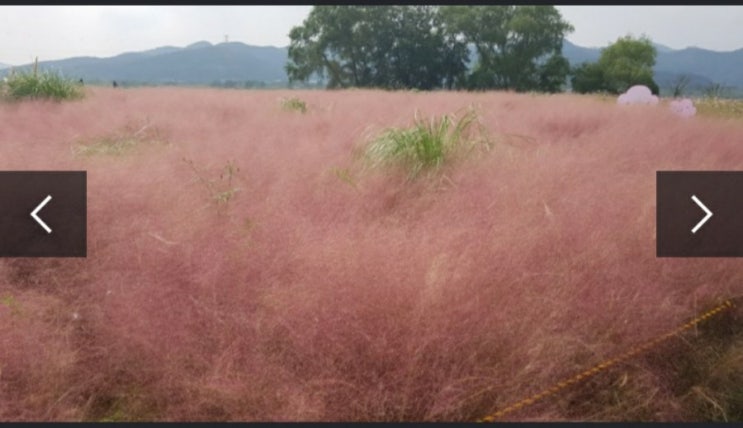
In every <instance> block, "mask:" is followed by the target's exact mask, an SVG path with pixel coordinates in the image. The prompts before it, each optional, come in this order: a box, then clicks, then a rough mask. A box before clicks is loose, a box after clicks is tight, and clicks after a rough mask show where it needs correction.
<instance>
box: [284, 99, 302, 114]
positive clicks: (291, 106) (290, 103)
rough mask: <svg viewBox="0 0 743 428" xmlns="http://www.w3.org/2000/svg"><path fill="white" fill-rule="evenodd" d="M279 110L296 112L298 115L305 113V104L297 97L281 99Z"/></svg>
mask: <svg viewBox="0 0 743 428" xmlns="http://www.w3.org/2000/svg"><path fill="white" fill-rule="evenodd" d="M281 108H282V109H284V110H287V111H298V112H300V113H307V103H305V102H304V101H302V100H301V99H299V98H297V97H292V98H282V99H281Z"/></svg>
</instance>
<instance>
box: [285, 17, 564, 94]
mask: <svg viewBox="0 0 743 428" xmlns="http://www.w3.org/2000/svg"><path fill="white" fill-rule="evenodd" d="M572 30H573V27H572V26H571V25H570V24H569V23H567V22H565V21H564V20H563V19H562V17H561V16H560V13H559V11H558V10H557V9H556V8H554V7H552V6H443V7H437V6H315V7H313V9H312V11H311V12H310V15H309V16H308V17H307V19H306V20H305V21H304V22H303V24H302V25H300V26H297V27H294V28H292V30H291V32H290V33H289V37H290V39H291V42H290V45H289V62H288V64H287V68H286V69H287V74H288V75H289V79H290V81H306V80H308V79H309V78H311V77H312V76H318V77H321V78H325V79H327V82H328V83H327V84H328V87H329V88H344V87H350V86H355V87H382V88H391V89H398V88H417V89H434V88H442V87H443V88H450V89H451V88H467V89H512V90H516V91H530V90H537V91H547V92H557V91H560V90H561V88H562V85H563V83H565V81H566V77H567V75H568V72H569V70H570V68H569V64H568V62H567V60H566V59H565V58H564V57H563V56H562V53H561V51H562V43H563V39H564V36H565V35H566V34H567V33H569V32H570V31H572ZM471 49H472V54H471ZM472 57H474V64H470V61H471V59H472ZM468 64H469V65H471V66H470V67H468Z"/></svg>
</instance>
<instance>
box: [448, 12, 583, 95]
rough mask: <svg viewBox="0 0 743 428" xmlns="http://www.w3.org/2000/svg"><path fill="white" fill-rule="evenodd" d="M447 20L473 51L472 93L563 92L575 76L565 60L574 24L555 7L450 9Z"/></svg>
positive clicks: (451, 30) (470, 84)
mask: <svg viewBox="0 0 743 428" xmlns="http://www.w3.org/2000/svg"><path fill="white" fill-rule="evenodd" d="M441 15H442V19H443V21H444V22H445V23H446V26H447V28H448V30H449V32H450V33H453V34H456V35H457V36H458V40H460V41H461V42H463V43H465V44H467V45H469V46H473V47H474V49H475V50H476V53H477V62H476V64H475V65H474V67H473V68H472V71H471V72H470V74H469V75H468V76H467V79H466V82H465V84H466V86H467V87H468V88H470V89H513V90H516V91H529V90H538V91H548V92H557V91H559V90H561V88H562V85H563V83H565V81H566V78H567V76H568V73H569V71H570V69H569V64H568V62H567V60H566V59H565V58H564V57H563V56H562V44H563V40H564V38H565V35H566V34H568V33H570V32H572V31H573V27H572V25H570V24H569V23H568V22H566V21H565V20H563V19H562V17H561V15H560V12H559V11H558V10H557V9H556V8H555V7H553V6H444V7H442V8H441Z"/></svg>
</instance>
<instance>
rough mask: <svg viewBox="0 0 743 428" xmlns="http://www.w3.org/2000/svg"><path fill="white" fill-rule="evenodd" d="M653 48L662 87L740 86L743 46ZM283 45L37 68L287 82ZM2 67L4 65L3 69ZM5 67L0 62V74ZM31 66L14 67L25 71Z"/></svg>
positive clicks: (573, 60)
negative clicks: (685, 83)
mask: <svg viewBox="0 0 743 428" xmlns="http://www.w3.org/2000/svg"><path fill="white" fill-rule="evenodd" d="M655 46H656V49H657V51H658V55H657V59H656V65H655V67H654V73H655V78H656V81H657V82H658V84H659V85H660V86H661V88H663V87H669V86H673V84H674V82H677V81H678V80H679V79H680V78H681V77H682V76H686V77H688V79H689V85H690V87H696V88H702V87H705V86H709V85H712V84H714V83H718V84H721V85H723V86H730V87H737V88H740V89H742V90H743V73H739V72H738V70H743V48H741V49H736V50H733V51H724V52H723V51H712V50H708V49H702V48H698V47H687V48H684V49H671V48H669V47H667V46H664V45H661V44H655ZM602 49H603V48H596V47H582V46H579V45H576V44H574V43H572V42H570V41H569V40H565V41H564V43H563V55H564V56H565V57H566V58H567V59H568V61H569V62H570V64H571V65H573V66H574V65H577V64H580V63H582V62H586V61H591V62H593V61H596V60H598V58H599V56H600V54H601V50H602ZM287 59H288V47H276V46H256V45H248V44H245V43H242V42H223V43H217V44H212V43H210V42H208V41H204V40H201V41H197V42H195V43H191V44H189V45H187V46H185V47H177V46H159V47H156V48H153V49H148V50H144V51H132V52H124V53H121V54H118V55H115V56H110V57H94V56H81V57H72V58H66V59H60V60H53V61H42V62H39V67H40V68H42V69H54V70H57V71H60V72H61V73H62V74H64V75H66V76H69V77H72V78H75V79H78V78H82V79H85V80H86V81H90V82H95V81H104V82H105V81H113V80H117V81H121V82H132V83H144V84H186V85H189V84H225V83H228V82H233V83H235V82H270V83H275V84H286V83H287V82H288V79H287V76H286V72H285V69H284V66H285V64H286V62H287ZM3 66H5V67H6V68H5V69H4V68H3ZM7 67H11V66H10V65H6V64H2V63H0V74H7V73H8V69H7ZM30 67H31V64H24V65H21V66H14V67H13V68H16V69H20V70H23V69H29V68H30Z"/></svg>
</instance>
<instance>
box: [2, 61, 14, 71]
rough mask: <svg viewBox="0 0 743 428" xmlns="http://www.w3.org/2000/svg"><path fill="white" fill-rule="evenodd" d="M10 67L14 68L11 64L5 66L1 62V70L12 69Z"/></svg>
mask: <svg viewBox="0 0 743 428" xmlns="http://www.w3.org/2000/svg"><path fill="white" fill-rule="evenodd" d="M10 67H12V66H11V65H10V64H3V63H2V62H0V70H2V69H3V68H10Z"/></svg>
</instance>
